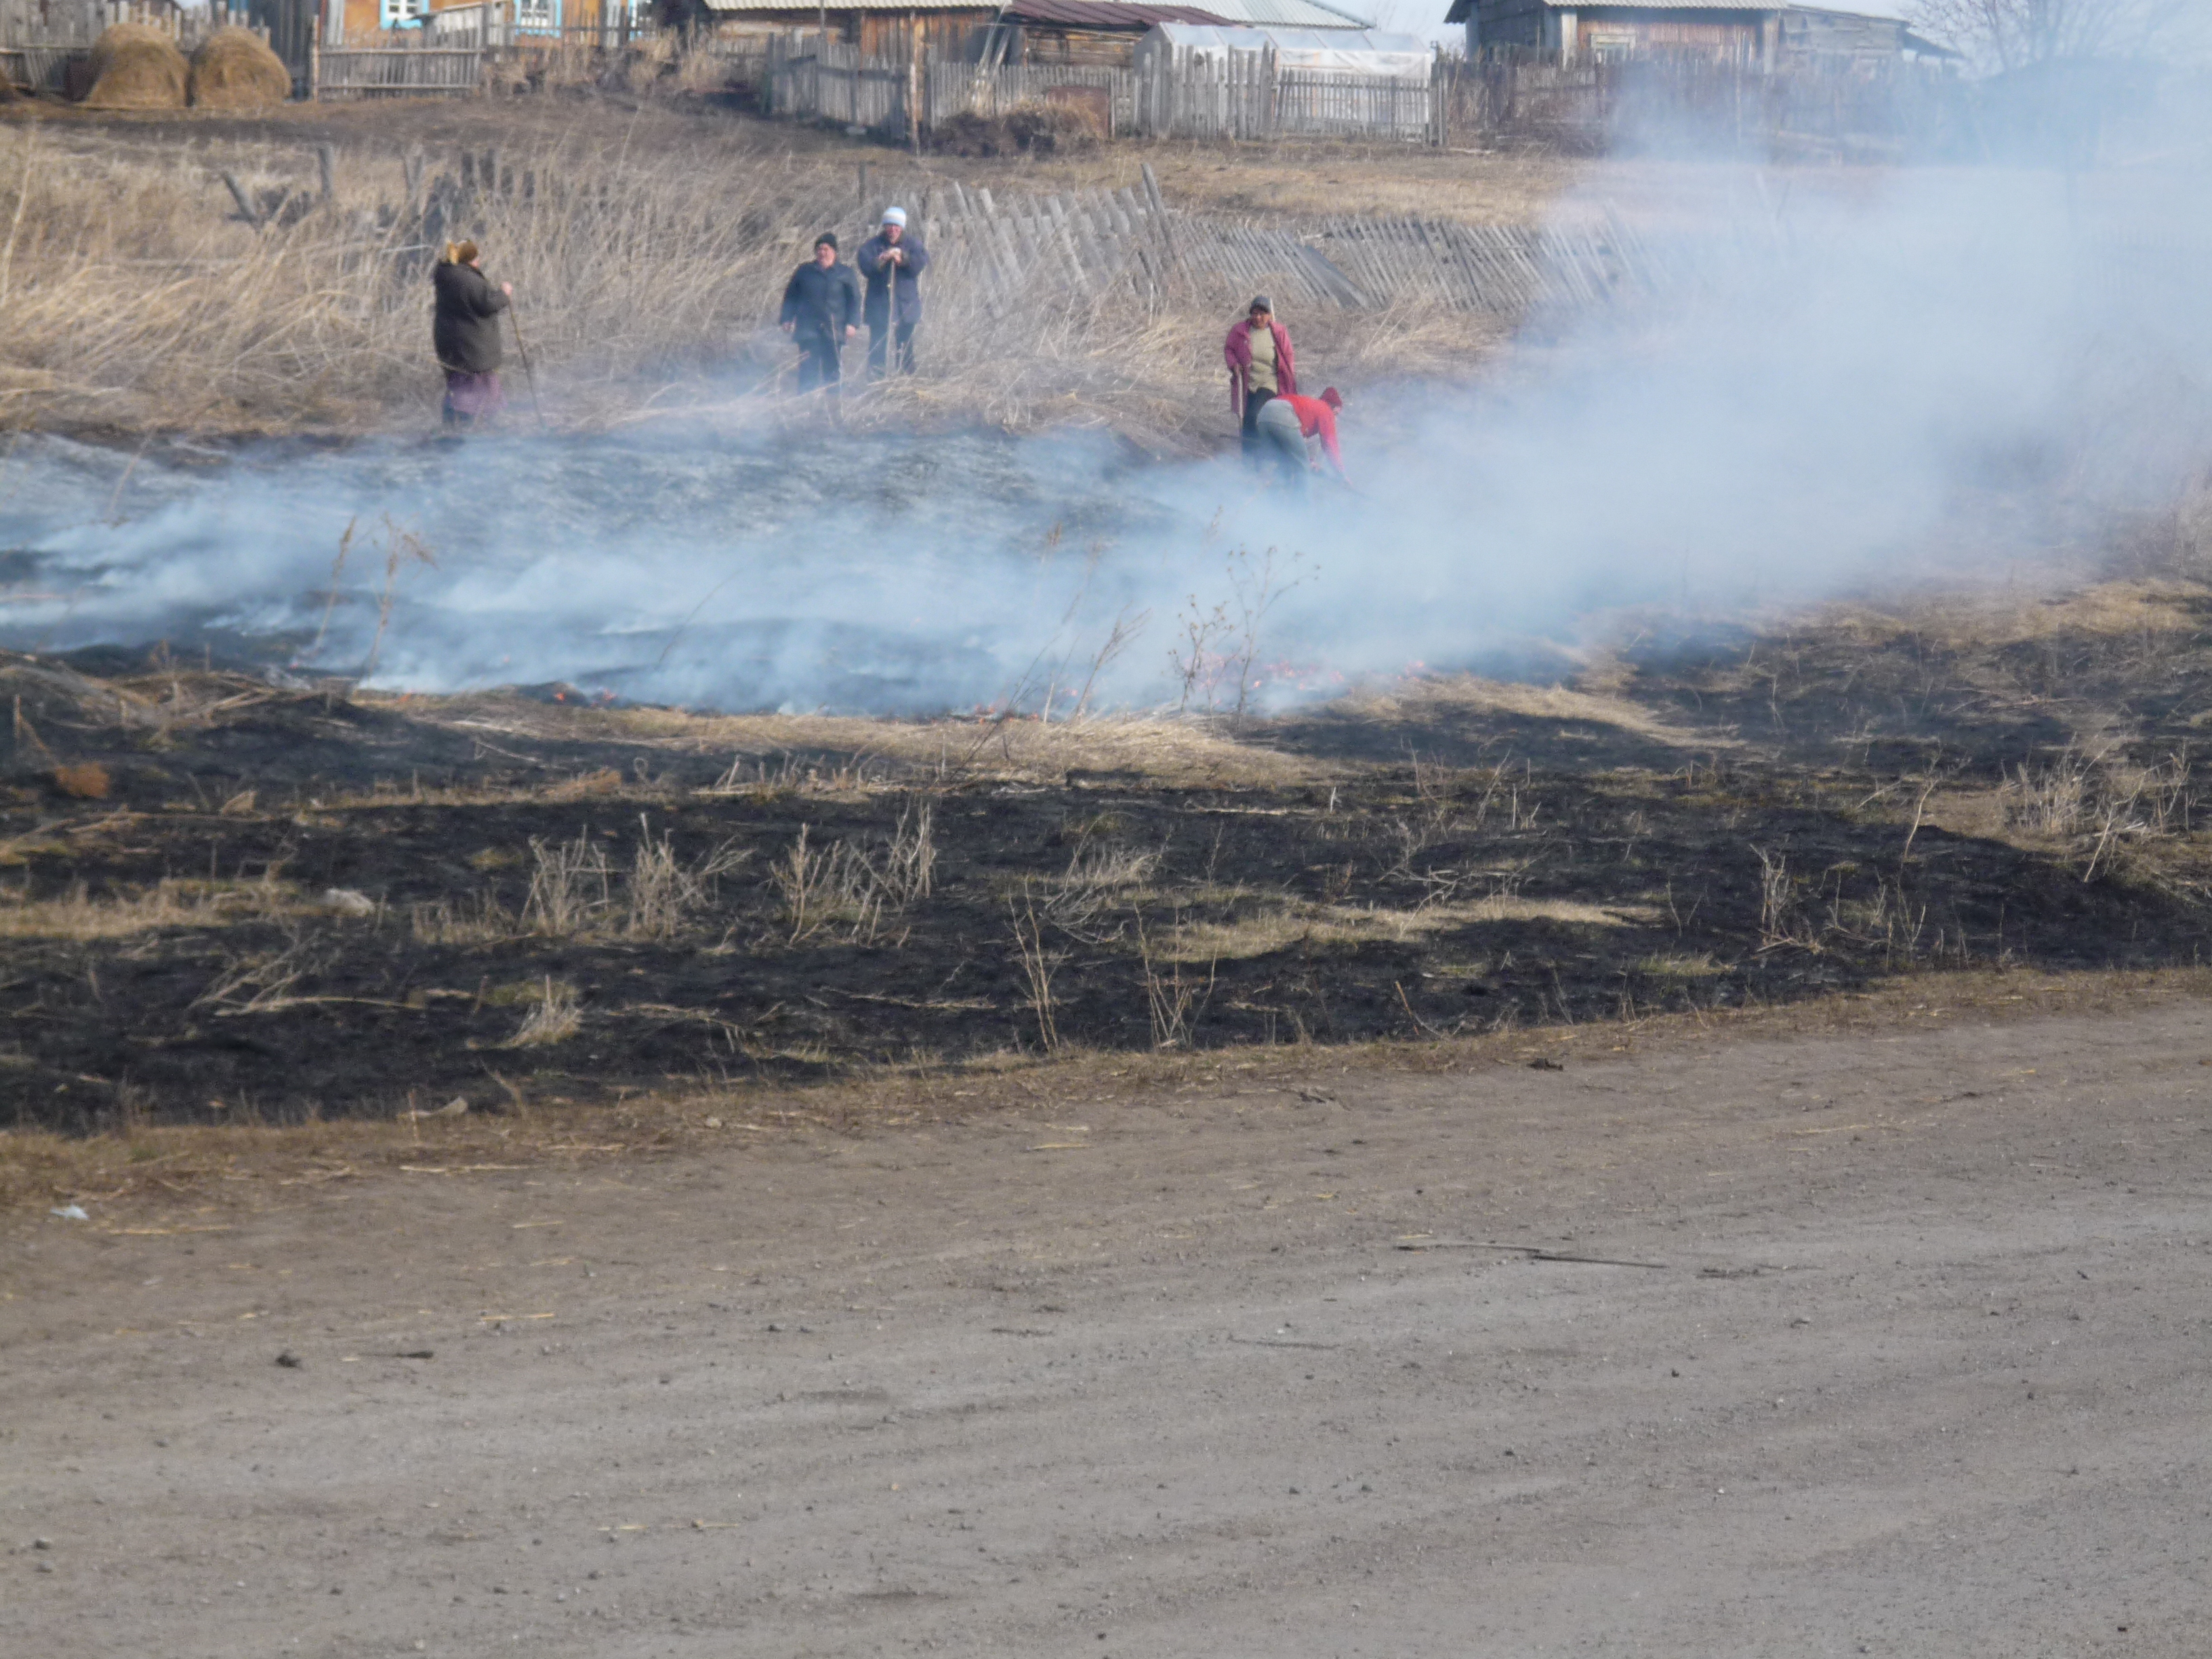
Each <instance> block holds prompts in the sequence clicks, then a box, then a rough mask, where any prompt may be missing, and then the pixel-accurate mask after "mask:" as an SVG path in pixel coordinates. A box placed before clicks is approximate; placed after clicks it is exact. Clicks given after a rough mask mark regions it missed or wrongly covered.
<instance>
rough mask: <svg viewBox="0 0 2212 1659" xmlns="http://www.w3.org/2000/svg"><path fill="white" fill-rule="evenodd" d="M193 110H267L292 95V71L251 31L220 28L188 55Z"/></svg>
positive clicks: (266, 43) (265, 42)
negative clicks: (190, 66)
mask: <svg viewBox="0 0 2212 1659" xmlns="http://www.w3.org/2000/svg"><path fill="white" fill-rule="evenodd" d="M291 95H292V71H291V70H288V69H286V68H285V67H284V60H283V58H279V57H277V55H276V53H275V52H271V51H270V50H269V44H268V42H267V41H265V40H263V39H262V38H261V37H260V36H259V35H258V34H256V33H254V32H253V31H252V29H240V28H222V29H217V30H216V32H215V33H213V34H210V36H208V38H207V39H206V40H203V41H201V42H200V44H199V48H198V50H197V51H196V52H193V53H192V78H191V100H192V107H193V108H194V109H267V108H268V107H269V106H270V105H272V104H281V103H283V102H284V101H285V100H288V99H289V98H290V97H291Z"/></svg>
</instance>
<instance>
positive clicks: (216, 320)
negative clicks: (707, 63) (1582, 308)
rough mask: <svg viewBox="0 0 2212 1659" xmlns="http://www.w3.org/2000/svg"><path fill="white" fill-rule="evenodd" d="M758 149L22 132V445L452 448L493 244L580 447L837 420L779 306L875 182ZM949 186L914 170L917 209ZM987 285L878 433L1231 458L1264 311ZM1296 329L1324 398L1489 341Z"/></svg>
mask: <svg viewBox="0 0 2212 1659" xmlns="http://www.w3.org/2000/svg"><path fill="white" fill-rule="evenodd" d="M516 101H517V103H518V104H520V102H521V101H523V100H516ZM270 131H271V133H272V135H276V134H279V133H281V131H282V128H281V126H278V125H272V126H271V127H270ZM372 131H374V130H373V129H372ZM702 134H703V135H704V136H702ZM757 137H758V135H757V132H750V131H749V130H745V129H738V128H734V127H732V128H730V129H726V130H725V129H721V128H707V127H704V126H702V125H696V124H695V125H681V124H678V123H675V122H673V121H671V120H669V119H667V118H659V117H656V118H651V119H647V118H639V119H637V120H636V121H635V122H633V123H631V124H629V125H624V124H623V122H622V121H620V120H619V119H617V118H614V117H613V116H611V114H610V113H608V112H604V111H592V112H586V113H580V115H579V116H578V118H577V119H576V120H575V122H574V124H573V125H569V126H567V127H554V128H550V129H549V127H548V125H546V124H545V123H544V122H543V121H538V122H534V123H518V124H517V125H516V127H515V130H514V131H513V133H512V134H508V135H504V136H503V137H502V142H501V148H500V153H499V159H498V166H497V173H498V181H497V185H496V186H495V187H492V188H485V187H483V185H482V179H481V177H479V178H478V179H476V180H474V181H470V182H465V181H464V178H463V175H462V173H461V169H460V165H459V162H460V157H459V153H458V151H456V150H454V149H431V150H430V151H429V152H428V155H426V156H425V157H424V158H423V164H422V165H421V166H420V167H419V169H418V170H410V165H409V163H408V161H407V160H406V158H405V156H404V155H402V154H399V153H395V149H394V148H393V147H387V146H386V145H381V144H380V145H379V146H378V147H376V148H374V149H373V148H371V145H370V143H369V142H362V143H358V144H351V145H349V146H347V147H346V148H345V149H343V150H342V152H341V154H340V156H339V159H338V165H337V188H336V191H335V193H334V195H333V196H332V197H330V198H328V199H325V198H324V197H322V196H321V194H320V191H319V188H318V184H317V179H316V170H315V167H314V162H313V155H312V153H311V152H310V151H309V150H308V149H307V148H306V147H305V146H304V145H301V144H300V143H296V142H295V143H289V144H278V143H274V142H271V143H260V144H257V143H244V142H236V141H232V140H228V139H222V138H216V139H210V140H208V141H203V142H199V143H190V144H180V145H173V146H170V145H156V144H152V143H144V142H141V141H140V140H139V139H137V138H136V137H132V136H131V130H129V129H118V130H117V131H114V132H108V131H84V130H57V129H56V128H55V127H53V126H52V125H46V124H31V123H27V124H24V125H17V126H12V127H9V128H6V129H0V308H4V309H5V311H6V313H7V315H8V317H9V329H8V330H7V331H6V334H5V337H4V338H0V424H7V425H11V426H28V425H70V424H96V425H99V426H100V427H103V428H131V427H161V428H172V429H173V428H203V429H231V430H258V431H284V430H291V429H301V428H319V429H331V430H341V431H343V430H356V431H357V430H366V429H370V428H379V427H391V426H394V425H400V426H404V425H407V424H410V423H414V422H422V423H428V422H429V421H431V420H433V419H435V411H436V407H437V399H438V396H439V393H440V391H441V386H440V380H439V375H438V373H437V369H436V365H435V362H434V360H433V357H432V354H431V349H430V313H431V299H430V283H429V265H430V262H431V261H432V260H433V259H434V258H435V257H436V252H437V246H438V245H439V244H441V242H442V241H443V240H446V239H448V238H459V237H463V236H465V237H468V238H471V239H472V240H476V241H477V243H479V244H480V245H481V246H482V247H483V250H484V265H485V269H486V271H487V273H488V274H489V275H490V276H492V277H493V278H494V279H495V280H498V281H505V282H510V283H513V285H514V293H515V307H514V311H513V326H519V328H520V337H521V339H522V340H523V341H525V342H526V343H527V345H528V348H529V351H530V354H531V358H532V366H533V367H534V368H535V369H536V377H537V382H538V386H537V390H538V394H539V396H540V398H541V399H542V402H543V405H544V414H545V417H546V419H547V420H548V422H549V423H550V424H551V425H553V426H555V427H556V428H561V427H566V428H588V427H592V426H597V425H604V424H628V423H630V422H637V421H643V420H652V419H657V418H674V419H690V420H698V419H710V420H711V419H719V418H726V417H731V416H737V417H741V418H745V419H757V418H761V417H763V416H768V415H771V414H775V413H777V412H782V413H793V414H795V413H801V412H806V413H809V414H811V409H812V407H813V405H812V404H805V403H800V404H794V403H792V402H789V401H788V400H787V393H788V392H790V390H791V389H792V387H793V380H794V376H793V368H794V367H795V361H794V354H793V351H792V349H791V348H790V345H789V343H788V342H787V339H786V338H785V337H784V336H783V335H782V334H781V332H780V331H777V330H776V328H775V317H776V309H777V306H778V303H779V301H780V300H781V294H782V289H783V285H784V283H785V281H786V280H787V277H788V276H789V275H790V272H791V270H793V267H794V266H795V265H796V264H798V263H799V261H800V260H802V259H803V258H805V257H806V255H807V252H808V251H809V249H810V248H811V244H812V241H813V238H814V236H815V235H816V234H817V233H818V232H819V231H821V230H822V229H823V228H836V229H837V230H838V231H839V233H840V236H841V240H843V241H844V242H845V245H846V252H847V254H848V257H849V256H850V254H851V252H852V251H853V249H854V245H855V242H856V240H857V237H858V235H859V234H860V229H859V227H858V226H857V223H856V221H857V219H858V216H859V212H860V209H859V205H858V203H857V201H856V195H855V191H854V174H853V172H852V170H851V163H850V161H848V159H846V158H845V157H843V156H837V155H823V154H821V153H819V152H816V153H811V154H809V153H804V152H800V151H798V150H794V149H784V150H781V151H775V150H766V149H760V148H757V147H753V148H748V147H747V144H748V143H756V144H757ZM740 138H743V139H744V141H745V142H744V143H740V142H739V140H740ZM947 167H948V164H943V163H939V164H933V171H932V172H931V173H927V174H925V173H921V172H919V171H915V172H912V173H911V174H910V182H911V183H912V184H913V185H915V188H916V191H917V195H918V191H919V189H920V188H921V186H922V185H925V184H926V183H927V182H929V181H930V180H931V179H934V180H935V181H937V182H938V183H939V185H942V183H943V181H944V179H945V176H946V173H947ZM471 171H472V172H477V173H479V174H480V173H481V171H482V170H481V169H474V168H472V169H471ZM226 173H228V175H229V176H230V177H231V178H232V179H235V180H236V182H237V185H238V187H239V191H240V192H241V193H242V194H243V195H244V196H245V197H246V202H247V204H249V205H250V207H251V209H252V211H253V213H254V214H255V215H256V216H258V217H259V219H260V220H261V222H260V223H259V224H258V225H257V224H255V223H252V222H248V220H247V217H246V214H245V213H242V212H241V211H240V208H239V206H238V205H237V203H236V201H235V199H234V195H233V192H232V191H231V190H230V189H229V188H228V185H227V184H226V182H225V178H224V175H225V174H226ZM878 178H879V179H881V178H882V175H881V174H879V175H878ZM908 179H909V174H908V173H896V174H894V175H892V176H891V178H890V179H888V180H884V182H885V183H888V184H889V185H890V188H892V189H902V188H903V187H904V183H905V182H906V181H908ZM441 181H443V182H442V183H441ZM880 193H881V192H880V191H878V194H880ZM1001 193H1002V194H1004V193H1005V191H1003V190H1002V191H1001ZM426 207H428V208H429V209H430V211H429V212H428V214H427V215H426V213H425V209H426ZM962 267H963V258H962V257H961V254H960V250H959V248H958V246H957V242H956V241H955V240H953V239H951V238H945V239H941V246H940V249H939V258H938V261H937V264H936V265H935V267H934V268H933V270H932V271H931V272H930V274H929V276H928V277H927V278H926V279H925V288H926V292H927V304H928V313H927V320H926V322H925V324H924V326H923V330H922V333H921V363H922V373H921V374H920V375H918V376H916V377H915V378H913V379H910V380H895V381H893V382H892V383H890V386H886V387H883V388H879V389H878V390H877V391H875V392H872V393H870V394H869V395H866V396H855V395H853V394H854V391H855V389H856V388H857V386H858V382H859V377H860V371H861V368H862V366H863V362H864V357H863V353H862V349H861V343H860V342H857V341H856V342H855V343H854V345H853V346H852V347H851V348H850V349H848V356H847V367H848V382H847V386H848V395H847V398H846V399H845V406H846V415H847V417H848V419H849V420H852V421H853V422H855V423H858V424H861V425H867V424H872V423H877V422H896V423H899V424H911V423H914V422H941V423H948V424H949V423H956V422H957V423H974V422H986V423H989V424H993V425H998V426H1003V427H1006V428H1011V429H1017V430H1018V429H1023V428H1030V427H1034V426H1038V425H1043V424H1057V423H1071V422H1072V423H1079V424H1092V425H1100V426H1111V427H1114V428H1118V429H1120V430H1122V431H1124V432H1127V433H1129V434H1131V435H1134V436H1137V437H1139V438H1140V439H1142V440H1146V441H1156V442H1158V443H1159V444H1161V445H1162V446H1164V447H1184V446H1188V445H1189V444H1192V443H1194V442H1196V441H1199V439H1200V435H1202V434H1205V433H1207V432H1212V431H1218V430H1225V428H1226V422H1227V419H1228V416H1227V415H1226V412H1225V404H1224V400H1223V398H1222V397H1221V395H1220V391H1219V383H1220V380H1221V373H1220V366H1219V341H1220V334H1221V331H1222V329H1223V328H1224V327H1225V325H1226V319H1228V318H1230V317H1231V315H1232V314H1233V313H1234V312H1235V311H1236V310H1237V307H1241V305H1242V304H1243V300H1244V299H1245V298H1247V297H1249V296H1247V295H1243V293H1242V292H1241V291H1237V292H1231V290H1229V289H1226V288H1220V289H1219V290H1218V292H1217V291H1215V289H1214V288H1213V287H1207V288H1196V287H1194V288H1193V289H1189V290H1188V291H1183V292H1179V293H1177V294H1176V295H1173V296H1171V297H1168V298H1163V297H1161V296H1159V295H1154V294H1152V293H1150V292H1148V291H1146V290H1145V289H1141V288H1140V287H1139V285H1138V284H1137V283H1135V282H1133V280H1131V279H1129V278H1127V277H1126V276H1125V277H1122V278H1118V279H1113V280H1103V281H1101V282H1100V283H1097V284H1096V285H1095V286H1094V288H1093V289H1091V291H1088V292H1083V291H1078V290H1074V289H1070V288H1069V287H1067V286H1066V284H1065V283H1063V282H1061V281H1060V280H1059V279H1058V278H1045V277H1040V278H1039V280H1038V281H1037V283H1036V284H1034V285H1033V286H1030V287H1027V288H1024V289H1021V290H1019V291H1018V292H1017V293H1015V294H1013V295H1010V296H1008V297H1006V298H1005V299H1003V300H993V299H991V298H990V297H988V296H987V295H986V294H985V293H984V291H983V289H982V288H981V285H980V283H976V282H974V281H970V280H963V269H962ZM1216 286H1218V285H1216ZM1293 320H1294V322H1296V323H1297V324H1298V325H1300V329H1301V332H1300V345H1301V349H1302V350H1303V352H1304V355H1305V356H1306V359H1307V361H1308V362H1310V363H1312V364H1313V366H1314V368H1315V371H1316V372H1317V373H1319V374H1322V376H1323V377H1325V378H1327V377H1333V376H1336V375H1340V374H1343V375H1346V377H1347V378H1352V379H1365V378H1370V377H1373V376H1377V375H1381V374H1389V373H1393V372H1397V371H1401V370H1414V371H1432V370H1433V369H1434V368H1436V367H1437V364H1438V362H1439V361H1440V360H1442V359H1446V358H1449V357H1450V356H1453V355H1454V354H1455V353H1460V354H1469V355H1471V354H1472V353H1473V352H1474V351H1476V350H1479V349H1481V347H1482V346H1483V345H1484V344H1485V343H1486V341H1485V337H1484V333H1483V331H1481V330H1480V329H1479V328H1477V327H1476V326H1474V325H1473V324H1472V323H1471V322H1470V321H1469V319H1465V318H1456V317H1454V316H1451V315H1449V314H1447V313H1436V312H1429V313H1404V314H1401V313H1389V312H1386V313H1375V314H1372V315H1368V314H1362V313H1316V314H1315V315H1313V316H1311V317H1308V318H1300V319H1293ZM515 338H516V336H515V334H514V333H513V331H512V328H511V329H510V332H509V333H508V335H507V339H508V341H509V349H508V354H507V356H508V362H507V378H508V380H509V381H510V386H509V392H510V402H511V404H513V408H514V410H515V413H514V415H513V416H512V418H513V419H516V420H519V421H521V422H531V421H532V415H531V413H530V410H531V404H530V399H529V397H528V393H527V390H526V386H524V384H523V381H524V379H525V376H524V373H523V364H522V362H521V361H520V355H519V354H518V353H517V351H516V350H515V349H514V344H513V343H514V340H515ZM1303 367H1304V365H1303V364H1302V368H1303Z"/></svg>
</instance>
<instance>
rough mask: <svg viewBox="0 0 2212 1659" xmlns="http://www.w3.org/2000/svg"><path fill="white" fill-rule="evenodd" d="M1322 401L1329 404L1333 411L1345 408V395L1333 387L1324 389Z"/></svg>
mask: <svg viewBox="0 0 2212 1659" xmlns="http://www.w3.org/2000/svg"><path fill="white" fill-rule="evenodd" d="M1321 400H1322V402H1323V403H1325V404H1328V406H1329V407H1330V408H1331V409H1342V408H1343V407H1344V394H1343V393H1342V392H1339V391H1338V390H1337V389H1336V388H1335V387H1334V386H1325V387H1323V388H1322V394H1321Z"/></svg>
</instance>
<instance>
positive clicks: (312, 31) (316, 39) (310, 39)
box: [307, 17, 323, 104]
mask: <svg viewBox="0 0 2212 1659" xmlns="http://www.w3.org/2000/svg"><path fill="white" fill-rule="evenodd" d="M322 82H323V20H322V19H321V18H319V17H311V18H309V19H308V20H307V101H308V102H309V103H311V104H312V103H313V102H315V101H316V100H318V99H319V98H320V97H321V96H322V91H323V86H322Z"/></svg>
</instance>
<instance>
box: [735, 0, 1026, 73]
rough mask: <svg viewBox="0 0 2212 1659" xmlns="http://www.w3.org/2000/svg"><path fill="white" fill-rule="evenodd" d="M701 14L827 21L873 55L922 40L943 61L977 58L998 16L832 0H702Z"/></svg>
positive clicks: (835, 34)
mask: <svg viewBox="0 0 2212 1659" xmlns="http://www.w3.org/2000/svg"><path fill="white" fill-rule="evenodd" d="M697 3H698V4H699V5H700V8H701V10H702V14H703V15H705V16H707V17H710V18H711V19H712V20H713V21H714V23H716V24H717V25H719V26H722V27H731V26H736V27H769V28H775V29H812V28H815V27H820V26H823V25H827V27H828V28H829V36H830V39H832V40H842V41H844V42H845V43H846V44H848V45H857V46H859V47H860V51H861V52H862V53H863V54H864V55H865V56H866V57H870V58H900V57H903V56H904V55H905V54H906V52H908V50H909V48H910V46H912V45H913V43H914V42H915V40H917V38H918V39H919V40H920V42H921V45H922V46H924V47H926V48H927V51H928V53H929V55H930V57H931V58H934V59H936V60H937V61H938V62H939V63H948V62H950V63H957V62H960V61H962V60H963V59H968V58H973V56H974V55H975V51H976V47H977V42H978V41H979V40H981V37H982V34H983V32H984V31H985V30H987V29H988V28H990V27H992V26H993V25H994V24H995V23H996V22H997V21H998V19H999V8H998V7H997V6H995V5H977V4H975V0H965V3H959V4H951V3H938V4H934V5H932V4H928V3H922V4H908V3H906V0H900V3H898V4H896V5H894V4H891V3H889V0H874V3H871V0H863V3H860V4H858V5H855V4H854V3H853V0H842V3H838V0H832V3H830V4H829V5H827V6H794V5H793V4H792V3H790V0H697Z"/></svg>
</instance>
